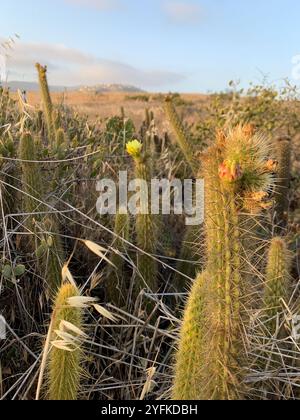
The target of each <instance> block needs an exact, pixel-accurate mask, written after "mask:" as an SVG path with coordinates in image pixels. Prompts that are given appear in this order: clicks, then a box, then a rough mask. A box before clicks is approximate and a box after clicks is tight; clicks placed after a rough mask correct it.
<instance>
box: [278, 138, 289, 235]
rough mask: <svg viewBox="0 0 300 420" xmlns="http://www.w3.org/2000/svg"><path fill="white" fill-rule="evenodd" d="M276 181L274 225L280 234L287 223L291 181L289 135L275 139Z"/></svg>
mask: <svg viewBox="0 0 300 420" xmlns="http://www.w3.org/2000/svg"><path fill="white" fill-rule="evenodd" d="M276 146H277V160H278V170H277V182H276V197H275V199H276V205H275V211H276V217H275V221H276V225H277V229H276V230H277V232H278V233H279V234H281V233H282V232H283V231H284V229H286V227H287V224H288V211H289V188H290V181H291V157H292V145H291V139H290V138H289V137H281V138H279V139H278V140H277V143H276Z"/></svg>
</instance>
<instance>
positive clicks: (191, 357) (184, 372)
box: [172, 273, 209, 401]
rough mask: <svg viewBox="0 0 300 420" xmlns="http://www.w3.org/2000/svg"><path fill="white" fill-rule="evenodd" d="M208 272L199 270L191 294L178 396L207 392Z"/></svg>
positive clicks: (182, 334)
mask: <svg viewBox="0 0 300 420" xmlns="http://www.w3.org/2000/svg"><path fill="white" fill-rule="evenodd" d="M207 281H209V278H208V277H207V276H206V273H203V274H199V275H198V277H197V278H196V280H195V282H194V285H193V287H192V289H191V292H190V294H189V298H188V302H187V304H186V308H185V313H184V319H183V322H182V328H181V331H180V337H179V344H178V351H177V354H176V363H175V381H174V386H173V392H172V398H173V399H174V400H179V401H181V400H183V401H189V400H199V399H201V396H202V394H203V390H202V389H201V387H202V386H203V379H202V364H203V360H202V356H203V354H202V348H203V342H204V341H205V335H204V311H203V309H204V308H203V296H204V287H205V283H206V282H207Z"/></svg>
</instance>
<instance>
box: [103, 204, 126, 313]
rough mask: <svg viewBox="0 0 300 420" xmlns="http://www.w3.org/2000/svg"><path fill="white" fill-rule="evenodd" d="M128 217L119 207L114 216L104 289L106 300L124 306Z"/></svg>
mask: <svg viewBox="0 0 300 420" xmlns="http://www.w3.org/2000/svg"><path fill="white" fill-rule="evenodd" d="M125 210H126V209H125ZM129 230H130V217H129V214H128V213H127V212H126V213H125V211H124V209H120V210H119V212H118V213H117V214H116V217H115V228H114V233H115V236H114V241H113V243H112V248H113V251H112V254H111V256H110V262H111V263H112V265H109V267H108V271H107V283H106V285H107V286H106V290H107V296H108V301H109V302H111V303H113V304H114V305H115V306H118V307H124V306H125V304H126V301H127V294H128V285H127V284H126V281H125V280H126V279H125V273H124V267H125V258H126V254H127V249H128V245H127V243H126V242H124V240H125V241H129Z"/></svg>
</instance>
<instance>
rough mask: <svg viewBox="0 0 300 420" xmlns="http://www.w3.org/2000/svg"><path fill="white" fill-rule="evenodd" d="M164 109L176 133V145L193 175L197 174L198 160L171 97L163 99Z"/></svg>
mask: <svg viewBox="0 0 300 420" xmlns="http://www.w3.org/2000/svg"><path fill="white" fill-rule="evenodd" d="M165 110H166V114H167V116H168V119H169V121H170V123H171V125H172V127H173V129H174V131H175V133H176V138H177V141H178V145H179V147H180V149H181V152H182V154H183V156H184V157H185V160H186V162H187V163H188V165H189V166H190V169H191V171H192V174H193V175H194V176H196V175H197V172H198V170H199V162H197V160H196V159H195V150H194V147H193V145H192V142H191V139H190V136H189V134H188V132H187V130H186V129H185V128H184V126H183V124H182V122H181V120H180V118H179V116H178V114H177V111H176V109H175V106H174V104H173V102H172V98H170V97H168V98H167V99H166V101H165Z"/></svg>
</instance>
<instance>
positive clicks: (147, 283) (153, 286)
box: [127, 140, 158, 294]
mask: <svg viewBox="0 0 300 420" xmlns="http://www.w3.org/2000/svg"><path fill="white" fill-rule="evenodd" d="M142 147H143V146H142V144H141V143H140V142H138V141H137V140H135V141H133V142H130V143H128V144H127V151H128V153H129V154H130V155H131V156H132V157H133V159H134V163H135V177H136V179H139V180H143V181H146V182H147V184H148V186H149V185H150V182H151V169H150V168H151V166H150V162H149V157H148V156H146V155H143V153H142ZM147 192H149V191H141V195H143V194H145V193H147ZM144 204H145V203H144ZM147 204H148V206H149V205H150V199H149V196H148V203H147ZM145 210H146V209H144V208H143V205H142V203H140V209H139V213H138V214H137V215H136V236H137V246H138V247H139V248H140V249H141V250H142V251H144V252H146V253H147V254H150V255H153V254H155V252H156V250H157V245H158V231H157V229H158V218H155V216H153V215H152V214H150V213H151V209H148V213H147V211H145ZM137 268H138V272H139V276H138V279H139V280H138V281H137V282H136V285H135V286H136V293H137V294H138V293H139V292H140V291H141V290H142V289H144V288H147V289H148V290H149V291H152V292H156V291H157V273H158V267H157V263H156V261H155V260H154V259H153V258H151V257H150V256H148V255H145V254H144V253H142V252H140V253H139V254H138V258H137Z"/></svg>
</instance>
